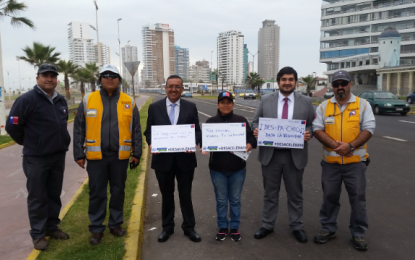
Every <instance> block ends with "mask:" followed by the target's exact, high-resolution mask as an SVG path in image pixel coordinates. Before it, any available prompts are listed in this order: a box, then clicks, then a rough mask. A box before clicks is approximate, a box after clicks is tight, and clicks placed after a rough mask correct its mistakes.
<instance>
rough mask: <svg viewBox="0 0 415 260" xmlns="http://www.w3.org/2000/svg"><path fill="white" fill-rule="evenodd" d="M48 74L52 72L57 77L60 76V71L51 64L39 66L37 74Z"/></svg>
mask: <svg viewBox="0 0 415 260" xmlns="http://www.w3.org/2000/svg"><path fill="white" fill-rule="evenodd" d="M46 72H52V73H55V74H56V75H59V73H58V69H57V68H56V66H55V65H53V64H50V63H43V64H42V65H40V66H39V69H38V70H37V74H42V73H46Z"/></svg>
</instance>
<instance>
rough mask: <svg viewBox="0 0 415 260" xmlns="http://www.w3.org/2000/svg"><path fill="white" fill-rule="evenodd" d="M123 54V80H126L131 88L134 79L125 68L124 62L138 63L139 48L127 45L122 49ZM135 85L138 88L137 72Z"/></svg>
mask: <svg viewBox="0 0 415 260" xmlns="http://www.w3.org/2000/svg"><path fill="white" fill-rule="evenodd" d="M121 53H122V75H123V80H126V81H127V82H128V83H129V84H130V86H131V84H132V77H131V74H130V72H129V71H128V70H127V68H126V67H125V65H124V62H130V61H138V52H137V46H131V45H125V47H122V48H121ZM134 85H135V86H138V72H137V71H136V73H135V75H134Z"/></svg>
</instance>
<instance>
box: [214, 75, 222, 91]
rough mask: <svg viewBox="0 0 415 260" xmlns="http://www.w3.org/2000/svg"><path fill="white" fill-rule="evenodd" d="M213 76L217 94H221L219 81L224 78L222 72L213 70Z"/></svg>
mask: <svg viewBox="0 0 415 260" xmlns="http://www.w3.org/2000/svg"><path fill="white" fill-rule="evenodd" d="M213 74H214V75H215V81H216V88H217V92H219V91H218V90H219V85H218V80H219V77H220V76H222V73H221V71H220V70H219V69H214V70H213Z"/></svg>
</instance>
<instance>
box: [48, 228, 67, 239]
mask: <svg viewBox="0 0 415 260" xmlns="http://www.w3.org/2000/svg"><path fill="white" fill-rule="evenodd" d="M46 236H47V237H51V238H54V239H60V240H67V239H69V234H67V233H65V232H63V231H62V230H60V229H57V230H46Z"/></svg>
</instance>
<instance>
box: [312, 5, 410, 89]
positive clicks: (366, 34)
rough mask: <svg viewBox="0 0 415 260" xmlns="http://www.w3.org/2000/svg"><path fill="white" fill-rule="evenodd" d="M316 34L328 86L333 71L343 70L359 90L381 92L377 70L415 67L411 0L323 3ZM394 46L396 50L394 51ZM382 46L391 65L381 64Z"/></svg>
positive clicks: (381, 87) (380, 82)
mask: <svg viewBox="0 0 415 260" xmlns="http://www.w3.org/2000/svg"><path fill="white" fill-rule="evenodd" d="M385 29H386V30H385ZM394 29H396V30H399V31H400V32H401V33H399V32H397V31H396V30H394ZM320 30H321V32H320V33H321V36H320V37H321V38H320V62H322V63H326V64H327V70H326V71H325V72H324V74H325V75H327V76H328V77H329V82H330V79H331V75H332V74H333V73H334V72H335V71H336V70H339V69H343V70H346V71H348V72H349V73H350V74H351V75H352V77H353V81H354V82H355V84H356V85H357V86H359V85H360V86H362V87H361V88H360V89H365V88H366V89H367V88H372V89H379V90H381V89H383V85H384V84H386V83H385V82H383V83H382V77H381V76H380V75H381V74H380V73H377V72H378V70H379V69H381V70H382V68H387V67H396V66H399V65H401V66H403V65H407V66H415V1H413V0H381V1H380V0H372V1H367V0H366V1H341V0H324V1H322V6H321V29H320ZM394 31H396V32H394ZM381 35H382V38H383V39H382V41H380V40H379V38H380V36H381ZM391 36H394V37H391ZM398 38H400V39H398ZM398 43H399V45H400V46H398V47H396V44H398ZM384 45H385V46H386V45H388V46H386V48H387V49H390V50H386V49H385V51H387V52H388V51H392V52H390V53H384V54H385V55H392V56H396V57H395V59H394V61H393V62H388V63H387V62H385V60H382V57H381V56H382V51H381V49H382V48H383V49H384ZM389 45H390V46H389ZM396 48H399V49H396ZM385 57H386V56H385ZM388 60H390V59H388ZM386 77H387V76H386V75H385V78H384V79H385V80H386ZM353 88H354V89H359V88H356V86H354V87H353Z"/></svg>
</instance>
